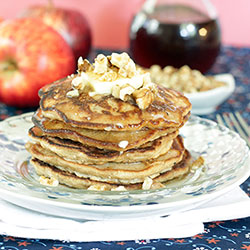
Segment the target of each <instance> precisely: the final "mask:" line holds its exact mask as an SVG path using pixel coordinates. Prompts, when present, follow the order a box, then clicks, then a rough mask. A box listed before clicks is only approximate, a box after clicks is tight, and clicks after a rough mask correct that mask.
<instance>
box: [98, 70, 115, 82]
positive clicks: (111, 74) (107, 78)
mask: <svg viewBox="0 0 250 250" xmlns="http://www.w3.org/2000/svg"><path fill="white" fill-rule="evenodd" d="M117 77H118V74H117V73H116V72H115V71H113V70H110V71H108V72H106V73H105V74H103V75H102V76H101V77H100V78H99V79H100V80H101V81H107V82H112V81H115V80H116V79H117Z"/></svg>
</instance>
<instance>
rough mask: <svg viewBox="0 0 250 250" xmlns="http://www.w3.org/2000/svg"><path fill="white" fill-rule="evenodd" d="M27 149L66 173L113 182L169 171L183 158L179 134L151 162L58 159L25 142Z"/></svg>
mask: <svg viewBox="0 0 250 250" xmlns="http://www.w3.org/2000/svg"><path fill="white" fill-rule="evenodd" d="M26 149H27V150H28V151H29V152H30V153H31V154H32V156H33V158H37V159H39V160H40V161H43V162H46V163H48V164H49V165H51V166H55V167H57V168H59V169H61V170H64V171H66V172H71V173H74V174H76V175H78V176H80V177H84V178H89V179H91V180H97V181H103V182H107V183H113V184H132V183H140V182H143V181H144V180H145V178H146V177H155V176H157V175H159V174H160V173H162V172H166V171H168V170H170V169H171V168H172V167H173V165H174V164H176V163H178V162H180V161H181V160H182V157H183V154H184V151H185V149H184V146H183V142H182V138H181V137H180V136H179V137H178V138H176V139H175V140H174V143H173V145H172V147H171V149H170V150H169V151H168V152H167V153H165V154H163V155H161V156H160V157H158V158H157V159H154V160H152V161H143V162H131V163H128V162H126V163H116V162H108V163H105V164H98V165H97V164H79V163H76V162H72V161H69V160H67V159H65V158H61V157H59V156H58V155H56V154H55V153H53V152H52V151H50V150H49V149H44V148H43V147H41V146H40V145H39V144H32V143H27V144H26Z"/></svg>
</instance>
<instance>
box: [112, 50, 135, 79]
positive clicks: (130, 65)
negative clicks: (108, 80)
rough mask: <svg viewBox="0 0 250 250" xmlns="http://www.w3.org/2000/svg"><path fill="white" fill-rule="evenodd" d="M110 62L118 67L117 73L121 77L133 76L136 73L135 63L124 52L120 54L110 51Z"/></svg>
mask: <svg viewBox="0 0 250 250" xmlns="http://www.w3.org/2000/svg"><path fill="white" fill-rule="evenodd" d="M110 62H111V64H113V65H114V66H116V67H118V68H119V71H118V73H119V74H120V75H121V76H123V77H127V76H128V77H133V76H134V75H135V74H136V66H135V63H134V62H133V61H132V60H131V58H130V57H129V55H128V54H127V53H125V52H123V53H121V54H117V53H112V55H111V58H110Z"/></svg>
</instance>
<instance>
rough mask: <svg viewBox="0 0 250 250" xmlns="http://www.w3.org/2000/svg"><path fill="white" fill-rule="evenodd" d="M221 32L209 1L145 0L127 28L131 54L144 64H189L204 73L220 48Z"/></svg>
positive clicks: (144, 65)
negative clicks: (128, 28) (128, 29)
mask: <svg viewBox="0 0 250 250" xmlns="http://www.w3.org/2000/svg"><path fill="white" fill-rule="evenodd" d="M220 45H221V32H220V26H219V22H218V18H217V14H216V11H215V9H214V7H213V6H212V5H211V3H210V2H209V1H208V0H200V1H198V0H189V1H188V0H186V1H184V0H183V1H181V0H180V1H178V0H172V1H171V0H165V1H164V0H158V1H157V0H147V1H145V3H144V5H143V7H142V9H141V10H140V11H139V12H138V13H137V14H136V15H135V17H134V19H133V20H132V23H131V28H130V54H131V56H132V57H133V59H134V60H135V62H136V63H137V64H139V65H141V66H143V67H147V68H148V67H150V66H151V65H153V64H158V65H160V66H161V67H165V66H167V65H172V66H174V67H176V68H179V67H181V66H183V65H188V66H189V67H191V68H192V69H198V70H200V71H201V72H202V73H204V72H206V71H207V70H208V69H209V68H210V67H211V66H212V65H213V63H214V62H215V59H216V57H217V55H218V54H219V51H220Z"/></svg>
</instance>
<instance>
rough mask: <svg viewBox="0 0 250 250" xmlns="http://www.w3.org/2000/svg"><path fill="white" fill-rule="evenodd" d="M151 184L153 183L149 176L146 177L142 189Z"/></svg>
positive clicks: (146, 188) (147, 187)
mask: <svg viewBox="0 0 250 250" xmlns="http://www.w3.org/2000/svg"><path fill="white" fill-rule="evenodd" d="M152 184H153V180H152V179H151V178H150V177H146V178H145V180H144V182H143V184H142V190H148V189H150V188H151V186H152Z"/></svg>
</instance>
